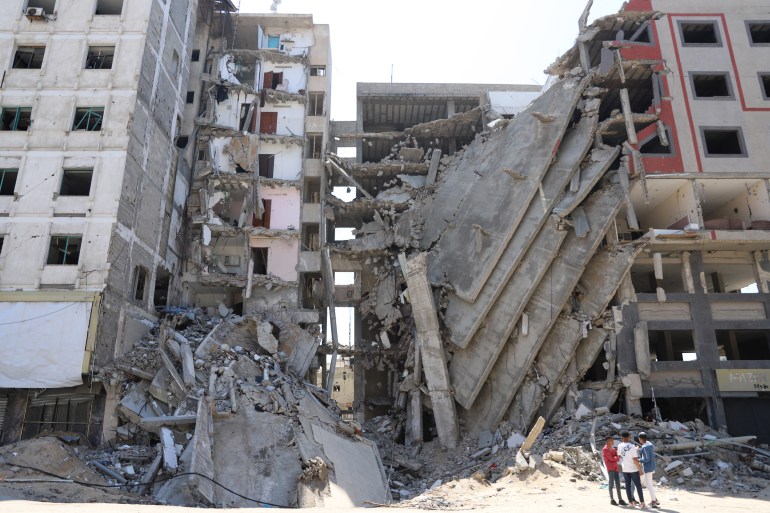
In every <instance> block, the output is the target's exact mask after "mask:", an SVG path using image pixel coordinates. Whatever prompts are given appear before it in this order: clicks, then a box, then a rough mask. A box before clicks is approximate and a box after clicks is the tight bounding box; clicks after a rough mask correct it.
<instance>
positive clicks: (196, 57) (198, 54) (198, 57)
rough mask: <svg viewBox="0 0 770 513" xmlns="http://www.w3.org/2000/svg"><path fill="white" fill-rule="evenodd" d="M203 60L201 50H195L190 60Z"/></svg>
mask: <svg viewBox="0 0 770 513" xmlns="http://www.w3.org/2000/svg"><path fill="white" fill-rule="evenodd" d="M199 60H201V51H200V50H193V51H192V56H191V57H190V61H192V62H198V61H199Z"/></svg>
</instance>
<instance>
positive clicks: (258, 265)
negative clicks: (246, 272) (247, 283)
mask: <svg viewBox="0 0 770 513" xmlns="http://www.w3.org/2000/svg"><path fill="white" fill-rule="evenodd" d="M251 254H252V258H253V259H254V274H267V257H268V248H252V250H251Z"/></svg>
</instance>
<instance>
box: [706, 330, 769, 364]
mask: <svg viewBox="0 0 770 513" xmlns="http://www.w3.org/2000/svg"><path fill="white" fill-rule="evenodd" d="M716 336H717V344H719V355H720V360H728V361H735V360H770V340H768V336H767V333H766V332H764V331H759V330H755V331H752V330H730V331H721V330H718V331H717V332H716Z"/></svg>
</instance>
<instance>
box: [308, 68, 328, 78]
mask: <svg viewBox="0 0 770 513" xmlns="http://www.w3.org/2000/svg"><path fill="white" fill-rule="evenodd" d="M310 76H311V77H325V76H326V66H310Z"/></svg>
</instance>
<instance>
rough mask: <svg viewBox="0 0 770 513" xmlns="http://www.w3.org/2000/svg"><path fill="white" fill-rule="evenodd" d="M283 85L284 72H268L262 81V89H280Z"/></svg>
mask: <svg viewBox="0 0 770 513" xmlns="http://www.w3.org/2000/svg"><path fill="white" fill-rule="evenodd" d="M281 84H283V72H282V71H281V72H277V71H268V72H266V73H265V76H264V77H263V81H262V87H263V88H264V89H278V86H279V85H281Z"/></svg>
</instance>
